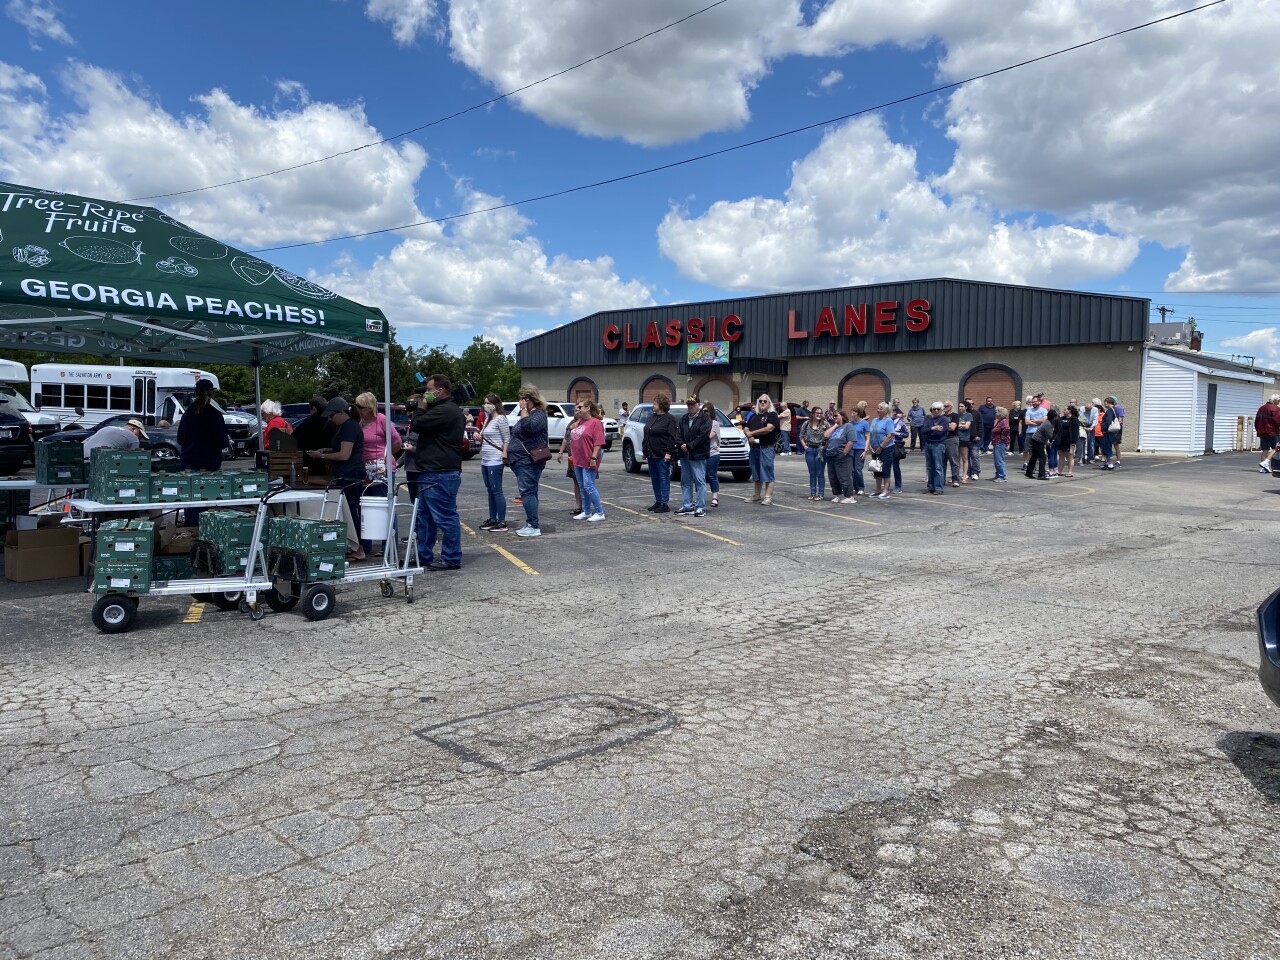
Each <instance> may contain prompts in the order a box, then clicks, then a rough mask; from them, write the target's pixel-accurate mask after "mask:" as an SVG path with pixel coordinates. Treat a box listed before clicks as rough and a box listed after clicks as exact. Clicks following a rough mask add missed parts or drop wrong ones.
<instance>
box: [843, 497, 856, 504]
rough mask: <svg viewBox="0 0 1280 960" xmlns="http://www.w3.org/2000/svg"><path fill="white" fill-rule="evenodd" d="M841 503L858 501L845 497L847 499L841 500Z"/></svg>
mask: <svg viewBox="0 0 1280 960" xmlns="http://www.w3.org/2000/svg"><path fill="white" fill-rule="evenodd" d="M840 502H841V503H857V502H858V501H857V500H855V499H853V497H845V498H844V499H843V500H841V501H840Z"/></svg>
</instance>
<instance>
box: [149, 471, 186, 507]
mask: <svg viewBox="0 0 1280 960" xmlns="http://www.w3.org/2000/svg"><path fill="white" fill-rule="evenodd" d="M191 477H192V475H191V474H189V473H153V474H152V475H151V500H150V501H149V502H150V503H185V502H187V501H188V500H190V499H191Z"/></svg>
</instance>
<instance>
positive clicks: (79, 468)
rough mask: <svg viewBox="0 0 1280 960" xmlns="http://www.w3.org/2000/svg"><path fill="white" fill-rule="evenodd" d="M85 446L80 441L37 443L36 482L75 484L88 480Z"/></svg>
mask: <svg viewBox="0 0 1280 960" xmlns="http://www.w3.org/2000/svg"><path fill="white" fill-rule="evenodd" d="M85 474H86V471H85V462H84V447H83V446H82V445H81V444H78V443H37V444H36V483H47V484H49V485H50V486H55V487H56V486H61V485H63V484H68V485H74V484H79V483H84V482H85V480H86V476H85Z"/></svg>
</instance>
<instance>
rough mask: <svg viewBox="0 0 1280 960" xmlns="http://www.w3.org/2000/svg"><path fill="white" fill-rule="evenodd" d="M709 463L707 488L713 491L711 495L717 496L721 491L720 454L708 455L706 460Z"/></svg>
mask: <svg viewBox="0 0 1280 960" xmlns="http://www.w3.org/2000/svg"><path fill="white" fill-rule="evenodd" d="M705 463H706V465H707V488H708V489H709V490H710V491H711V496H713V497H714V496H715V495H716V494H717V493H719V492H720V454H718V453H717V454H716V455H715V456H714V457H708V458H707V459H706V461H705Z"/></svg>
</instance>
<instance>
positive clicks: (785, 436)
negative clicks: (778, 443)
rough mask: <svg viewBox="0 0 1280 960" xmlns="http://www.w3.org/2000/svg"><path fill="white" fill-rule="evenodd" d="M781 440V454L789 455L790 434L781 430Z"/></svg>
mask: <svg viewBox="0 0 1280 960" xmlns="http://www.w3.org/2000/svg"><path fill="white" fill-rule="evenodd" d="M781 439H782V452H783V453H790V452H791V434H789V433H787V431H785V430H783V431H782V435H781Z"/></svg>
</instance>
